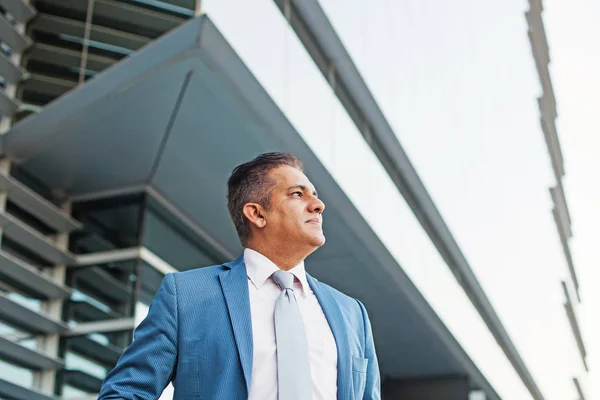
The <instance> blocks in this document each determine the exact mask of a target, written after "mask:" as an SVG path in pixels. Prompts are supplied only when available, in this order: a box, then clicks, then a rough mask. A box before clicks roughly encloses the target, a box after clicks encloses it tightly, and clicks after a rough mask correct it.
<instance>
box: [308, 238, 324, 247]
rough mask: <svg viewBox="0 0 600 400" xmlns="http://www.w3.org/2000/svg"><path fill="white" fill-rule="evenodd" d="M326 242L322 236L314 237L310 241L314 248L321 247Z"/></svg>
mask: <svg viewBox="0 0 600 400" xmlns="http://www.w3.org/2000/svg"><path fill="white" fill-rule="evenodd" d="M325 242H326V239H325V236H324V235H320V236H318V237H314V238H313V240H312V243H311V244H312V245H313V246H315V247H316V248H319V247H321V246H323V245H324V244H325Z"/></svg>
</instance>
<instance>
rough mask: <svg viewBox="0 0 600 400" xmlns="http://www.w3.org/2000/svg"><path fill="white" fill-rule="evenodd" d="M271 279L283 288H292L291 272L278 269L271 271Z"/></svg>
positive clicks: (292, 275) (292, 277)
mask: <svg viewBox="0 0 600 400" xmlns="http://www.w3.org/2000/svg"><path fill="white" fill-rule="evenodd" d="M273 280H274V281H275V283H276V284H277V286H279V287H280V288H281V290H283V289H294V274H292V273H291V272H287V271H283V270H279V271H275V272H274V273H273Z"/></svg>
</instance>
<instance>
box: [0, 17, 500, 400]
mask: <svg viewBox="0 0 600 400" xmlns="http://www.w3.org/2000/svg"><path fill="white" fill-rule="evenodd" d="M1 145H2V154H4V155H6V156H8V157H9V158H11V159H12V160H14V161H15V162H16V163H17V164H19V166H20V168H22V169H23V170H25V171H26V172H27V173H28V174H31V175H33V176H35V177H36V178H37V179H38V180H40V181H41V182H43V183H44V184H45V185H47V186H48V187H51V188H54V189H59V190H61V191H63V192H64V193H66V194H67V195H69V196H80V195H86V194H90V193H97V192H102V191H111V190H120V189H127V188H130V187H136V186H139V187H149V188H151V190H152V191H153V192H155V193H158V194H159V195H160V196H161V197H163V198H164V199H166V200H167V201H168V202H169V203H170V204H171V205H172V206H173V207H174V208H176V209H177V210H178V211H179V212H180V213H181V214H182V215H185V217H186V218H188V219H189V220H191V221H192V222H193V223H194V224H195V225H197V226H198V227H200V228H202V230H204V231H207V232H210V235H211V237H212V238H213V239H214V242H215V243H217V244H218V245H219V246H220V247H221V248H222V249H224V253H225V254H231V255H237V254H239V252H240V251H241V248H240V245H239V243H238V239H237V235H236V233H235V230H234V228H233V226H232V224H231V223H230V220H229V216H228V214H227V209H226V204H225V182H226V180H227V177H228V176H229V173H230V172H231V170H232V168H233V166H235V165H237V164H238V163H239V162H242V161H245V160H248V159H250V158H252V157H254V156H256V155H257V154H259V153H262V152H265V151H291V152H293V153H295V154H296V155H297V156H299V157H300V158H301V159H302V160H303V161H304V163H305V167H306V174H307V175H308V176H309V178H310V179H311V180H312V182H313V183H314V184H315V186H316V187H317V189H318V190H319V193H320V196H321V197H322V198H323V200H324V201H325V203H326V204H328V205H329V206H328V209H327V211H326V213H325V219H324V220H325V224H324V229H325V234H326V236H327V238H328V240H327V244H326V245H325V246H324V247H323V248H322V249H320V250H319V251H317V252H316V253H315V254H314V255H312V256H311V257H310V258H309V260H307V269H308V270H309V272H310V273H311V274H312V275H314V276H315V277H316V278H318V279H320V280H322V281H324V282H327V283H330V284H332V285H333V286H335V287H336V288H338V289H340V290H342V291H343V292H345V293H347V294H349V295H351V296H354V297H357V298H359V299H360V300H361V301H363V302H364V304H365V305H366V307H367V309H368V310H369V314H370V318H371V322H372V324H373V331H374V335H375V340H376V344H377V350H378V356H379V359H380V367H381V372H382V376H383V377H390V378H403V377H411V378H414V377H437V376H444V375H464V376H467V377H468V378H469V380H470V384H471V386H472V387H473V388H478V389H482V390H484V391H485V392H486V394H487V396H488V398H490V399H498V395H497V394H496V393H495V391H494V389H493V388H492V387H491V385H490V384H489V383H488V381H487V380H486V378H485V377H484V376H483V375H482V374H481V372H480V371H479V369H478V368H477V367H476V366H475V364H474V363H473V362H472V360H471V359H470V358H469V357H468V355H467V354H466V353H465V351H464V350H463V349H462V347H461V346H460V344H459V343H458V342H457V341H456V340H455V339H454V337H453V336H452V334H451V333H450V332H449V331H448V329H447V328H446V327H445V326H444V324H443V323H442V321H441V320H440V319H439V318H438V317H437V315H436V314H435V312H434V311H433V310H432V309H431V307H430V306H429V304H428V303H427V301H426V300H425V299H424V298H423V296H422V295H421V294H420V293H419V292H418V290H417V289H416V287H415V286H414V285H413V284H412V282H411V281H410V280H409V278H408V277H407V276H406V274H405V273H404V271H403V270H402V268H401V267H400V265H398V262H397V261H396V260H395V259H394V258H393V257H392V255H391V254H390V252H389V251H388V250H387V249H386V248H385V246H384V245H383V244H382V243H381V241H380V240H379V239H378V238H377V236H376V234H375V233H374V232H373V230H372V229H371V228H370V227H369V225H368V224H367V223H366V221H365V220H364V219H363V217H362V216H361V215H360V214H359V212H358V211H357V210H356V208H355V207H354V206H353V204H352V203H351V202H350V201H349V199H348V198H347V197H346V195H345V194H344V192H343V191H342V190H341V189H340V187H339V186H338V185H337V183H336V182H335V181H334V179H333V178H332V177H331V176H330V174H329V173H328V172H327V171H326V169H325V168H324V167H323V165H322V164H321V163H320V162H319V160H318V159H317V157H316V156H315V155H314V154H313V153H312V151H311V150H310V148H309V147H308V146H307V144H306V143H305V142H304V141H303V140H302V138H301V137H300V135H299V134H298V133H297V132H296V131H295V129H294V127H293V126H292V125H291V124H290V123H289V121H288V120H287V119H286V118H285V116H284V115H283V113H282V112H281V111H280V110H279V109H278V107H277V106H276V104H275V103H274V102H273V100H272V99H271V98H270V97H269V96H268V94H267V93H266V92H265V90H264V89H263V88H262V87H261V85H260V84H259V83H258V82H257V81H256V79H255V78H254V77H253V76H252V74H251V73H250V71H249V70H248V69H247V67H246V66H245V65H244V64H243V62H242V61H241V60H240V59H239V57H238V56H237V55H236V54H235V52H234V51H233V50H232V48H231V47H230V46H229V45H228V43H227V42H226V41H225V40H224V38H223V37H222V36H221V35H220V33H219V32H218V31H217V29H216V28H215V26H214V25H213V24H212V22H211V21H210V19H209V18H208V17H206V16H202V17H200V18H197V19H195V20H192V21H190V22H188V23H186V24H185V25H183V26H181V27H180V28H178V29H176V30H175V31H173V32H171V33H169V34H167V35H165V36H164V37H162V38H160V39H159V40H158V41H156V42H154V43H151V44H150V45H149V46H147V47H146V48H144V49H142V50H141V51H140V52H138V53H136V54H134V55H133V56H132V57H130V58H128V59H126V60H124V61H122V62H121V63H119V64H117V65H115V66H113V67H111V68H110V69H108V70H106V71H105V72H103V73H101V74H100V75H98V76H97V77H96V78H94V79H93V80H91V81H89V82H88V83H86V84H85V85H84V86H82V87H81V88H79V89H76V90H74V91H72V92H71V93H69V94H67V95H65V96H63V97H61V98H59V99H58V100H57V101H55V102H54V103H52V104H50V105H49V106H47V107H46V108H45V109H44V110H42V111H41V112H40V113H39V114H36V115H32V116H30V117H28V118H26V119H24V120H23V121H21V122H19V123H18V124H16V125H15V126H14V127H13V128H12V130H11V131H9V132H8V133H7V134H6V135H5V136H4V137H3V138H2V143H1Z"/></svg>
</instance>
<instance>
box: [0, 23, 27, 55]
mask: <svg viewBox="0 0 600 400" xmlns="http://www.w3.org/2000/svg"><path fill="white" fill-rule="evenodd" d="M0 38H1V39H2V41H3V42H4V43H6V44H7V45H8V47H10V48H11V49H12V50H13V51H15V52H17V53H22V52H24V51H25V50H27V48H28V47H29V46H31V39H29V38H28V37H27V36H24V35H22V34H21V33H19V31H18V30H17V29H16V28H15V26H14V25H12V24H11V23H10V22H8V21H7V20H6V18H5V17H4V16H3V15H2V14H0Z"/></svg>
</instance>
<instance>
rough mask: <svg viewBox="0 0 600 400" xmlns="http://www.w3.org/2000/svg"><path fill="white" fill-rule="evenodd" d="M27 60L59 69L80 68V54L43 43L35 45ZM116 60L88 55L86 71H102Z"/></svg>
mask: <svg viewBox="0 0 600 400" xmlns="http://www.w3.org/2000/svg"><path fill="white" fill-rule="evenodd" d="M27 57H28V60H36V61H41V62H44V63H48V64H53V65H57V66H61V67H71V68H80V66H81V52H80V51H75V50H70V49H65V48H62V47H58V46H52V45H48V44H43V43H35V44H34V45H33V47H32V48H31V50H30V51H29V53H28V54H27ZM116 62H117V60H115V59H114V58H110V57H103V56H99V55H96V54H88V56H87V61H86V69H88V70H91V71H97V72H98V71H102V70H103V69H106V68H108V67H110V66H111V65H113V64H114V63H116Z"/></svg>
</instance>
